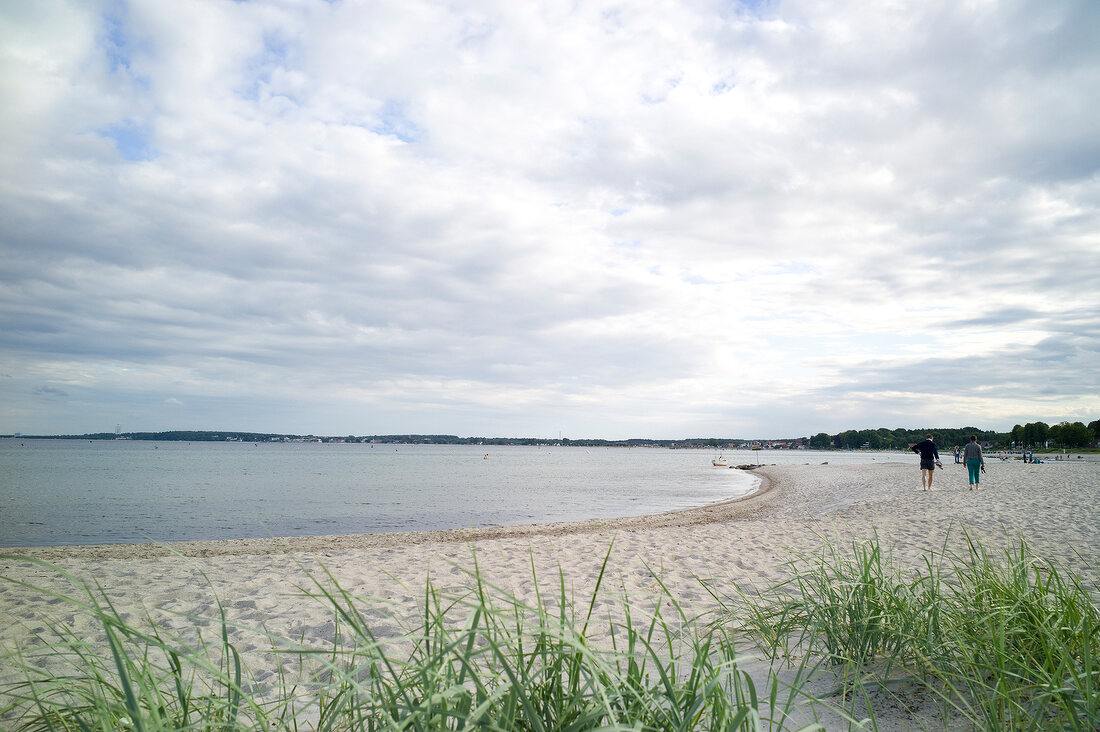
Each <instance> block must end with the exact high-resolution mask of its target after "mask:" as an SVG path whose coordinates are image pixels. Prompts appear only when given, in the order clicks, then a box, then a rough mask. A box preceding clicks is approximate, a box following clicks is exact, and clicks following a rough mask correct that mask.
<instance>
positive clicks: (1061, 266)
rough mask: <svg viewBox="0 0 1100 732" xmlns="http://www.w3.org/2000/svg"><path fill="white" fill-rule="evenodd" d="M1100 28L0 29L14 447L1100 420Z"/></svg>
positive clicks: (474, 2) (214, 10)
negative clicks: (245, 433)
mask: <svg viewBox="0 0 1100 732" xmlns="http://www.w3.org/2000/svg"><path fill="white" fill-rule="evenodd" d="M1098 38H1100V3H1097V2H1096V1H1095V0H1077V1H1076V2H1074V1H1071V0H1070V1H1066V2H1061V1H1059V2H1024V1H1020V2H1014V1H1011V0H1006V1H1003V2H1002V1H998V0H965V1H959V0H947V1H944V2H937V1H931V2H924V1H920V2H918V1H914V2H900V1H899V2H887V1H883V2H875V3H851V2H826V1H819V0H792V1H790V2H788V1H787V0H777V1H772V0H763V1H761V2H737V0H724V1H719V0H713V1H710V0H625V1H619V0H616V1H611V0H584V1H582V2H575V3H573V2H563V1H562V0H524V1H523V2H516V1H515V0H481V1H479V0H469V1H468V2H467V1H462V0H459V1H451V0H428V1H421V0H393V1H392V2H391V1H389V0H377V1H375V0H369V1H368V0H362V1H360V0H334V1H332V2H323V1H321V0H270V1H267V2H260V1H256V2H230V1H229V0H138V1H135V2H127V1H125V0H99V1H96V0H71V1H67V0H36V1H35V2H33V3H32V2H5V3H2V4H0V100H2V103H0V257H2V262H3V265H2V267H0V433H11V432H15V431H21V432H24V433H28V434H42V433H47V434H67V433H81V432H94V431H111V430H113V429H114V428H115V424H116V423H121V424H122V426H123V429H124V430H125V431H157V430H166V429H215V430H230V429H234V430H252V431H271V432H293V433H310V432H312V433H316V434H357V435H359V434H380V433H407V432H419V433H449V434H458V435H462V436H557V435H558V434H559V433H560V434H562V435H564V436H566V437H603V438H609V439H619V438H628V437H656V438H678V437H688V436H729V437H783V436H799V435H809V434H813V433H816V432H821V431H825V432H830V433H835V432H837V431H840V430H843V429H848V428H857V429H860V428H867V427H881V426H885V427H891V428H893V427H913V428H918V427H924V426H965V425H973V426H978V427H981V428H985V429H998V430H1007V429H1010V428H1011V427H1012V425H1013V424H1015V423H1024V422H1028V421H1036V420H1040V419H1041V420H1043V421H1046V422H1049V423H1056V422H1059V421H1062V420H1071V421H1072V420H1078V419H1079V420H1082V421H1085V422H1089V421H1091V420H1094V419H1097V418H1100V366H1098V364H1100V358H1098V357H1100V132H1098V131H1100V43H1098V42H1097V39H1098Z"/></svg>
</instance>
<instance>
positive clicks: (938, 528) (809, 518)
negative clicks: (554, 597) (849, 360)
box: [0, 459, 1100, 728]
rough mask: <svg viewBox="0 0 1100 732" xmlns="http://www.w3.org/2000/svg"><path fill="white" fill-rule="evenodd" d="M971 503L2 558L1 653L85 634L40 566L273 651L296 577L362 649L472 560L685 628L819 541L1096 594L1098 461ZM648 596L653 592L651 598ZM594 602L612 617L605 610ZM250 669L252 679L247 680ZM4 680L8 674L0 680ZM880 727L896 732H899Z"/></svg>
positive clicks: (777, 472) (800, 488)
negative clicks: (364, 623)
mask: <svg viewBox="0 0 1100 732" xmlns="http://www.w3.org/2000/svg"><path fill="white" fill-rule="evenodd" d="M988 463H989V464H988V472H987V473H986V474H985V475H984V476H983V482H982V485H981V488H980V490H977V491H969V490H967V478H966V468H965V466H962V465H955V464H951V463H945V466H944V470H942V471H937V473H936V477H935V483H934V488H933V490H932V491H930V492H924V491H922V490H921V486H920V476H919V471H918V469H917V466H916V464H915V463H914V464H913V465H906V464H882V463H880V464H859V465H828V464H824V465H797V466H765V467H762V468H758V469H757V470H756V471H755V472H756V474H757V475H759V476H760V478H761V479H762V486H761V490H760V491H759V492H758V493H757V494H755V495H753V496H751V497H749V498H746V499H742V500H738V501H733V502H728V503H723V504H716V505H713V506H707V507H704V508H699V509H692V510H688V511H680V512H675V513H667V514H660V515H656V516H648V517H639V518H631V519H617V520H606V521H593V522H581V523H572V524H551V525H546V526H525V527H502V528H494V529H482V530H471V531H450V532H431V533H421V534H386V535H367V536H340V537H312V538H298V539H288V540H280V539H272V540H242V541H234V542H193V543H182V544H173V545H170V546H153V545H119V546H104V547H44V548H30V549H20V550H12V551H9V552H7V556H6V557H5V558H4V560H3V561H2V562H0V567H2V570H3V571H2V574H3V575H4V577H6V578H8V579H10V580H16V582H11V581H5V582H2V583H0V611H2V613H3V615H4V617H5V619H6V621H7V622H4V623H3V624H2V627H3V629H2V630H0V644H2V645H3V647H4V648H5V649H9V650H10V649H12V648H15V647H17V646H18V647H26V646H27V645H28V644H30V643H32V640H31V637H32V634H33V633H34V632H35V631H36V630H41V629H42V628H43V626H44V622H43V620H44V619H45V618H55V619H57V618H58V617H59V615H61V616H62V617H60V619H61V620H63V621H64V622H66V623H68V624H69V625H71V626H72V627H73V628H74V629H75V630H76V632H77V633H78V634H88V635H94V634H95V633H96V632H97V629H96V628H95V627H94V626H93V625H91V623H90V622H89V621H87V620H85V619H82V618H81V617H80V615H79V614H74V613H73V612H72V610H71V608H68V607H66V606H65V605H63V604H59V603H58V602H57V601H56V600H54V599H52V598H50V597H48V596H46V595H43V594H42V593H40V592H37V591H34V590H31V589H28V588H26V587H24V586H22V585H20V584H18V582H24V583H28V584H33V585H37V586H39V587H43V588H46V589H49V590H53V591H57V592H64V593H69V594H71V593H72V592H73V588H72V586H71V584H70V583H69V581H68V580H66V579H65V578H63V577H61V576H60V575H58V574H57V573H55V572H53V571H51V570H50V569H48V568H46V567H43V566H41V565H39V564H36V563H32V562H29V561H26V560H25V558H26V557H35V558H39V559H44V560H48V561H49V562H51V563H52V564H54V565H56V566H57V567H59V568H61V569H63V570H65V571H66V572H69V573H71V574H72V575H73V576H75V577H77V578H80V579H83V580H87V581H92V582H96V583H98V584H99V585H100V586H101V587H102V588H103V589H104V591H105V592H106V594H107V596H108V597H110V599H111V601H112V602H113V603H114V604H115V606H116V607H117V608H118V609H119V610H120V611H121V612H123V613H125V614H127V615H128V616H132V617H134V618H140V617H143V616H146V615H147V616H149V617H151V618H153V619H156V620H157V622H161V623H164V624H165V625H166V626H167V627H183V626H184V625H185V624H186V623H185V622H184V620H182V618H184V617H196V616H198V617H208V618H209V617H215V616H216V615H217V613H218V602H219V601H220V602H221V603H222V605H223V606H224V608H225V612H226V615H227V619H228V620H229V622H230V624H231V625H234V626H237V625H239V626H241V627H246V628H258V627H260V626H263V627H265V628H266V630H267V632H269V633H272V634H276V635H279V636H281V637H285V638H302V639H313V640H316V641H319V642H320V641H323V640H325V639H326V638H331V636H332V633H333V618H332V611H331V608H328V607H326V606H325V605H323V604H321V603H319V602H317V601H316V600H314V599H311V598H308V597H304V596H303V593H302V590H301V588H302V587H308V586H310V584H311V583H310V580H309V577H308V576H307V571H312V572H319V571H320V569H321V567H322V566H323V567H324V568H325V569H327V571H328V572H330V573H331V575H332V576H333V577H334V578H335V579H336V580H337V581H338V582H339V583H340V586H342V587H343V588H344V589H345V590H347V591H349V592H351V593H353V594H355V595H357V596H362V597H369V598H376V600H375V601H374V602H375V603H376V606H377V607H378V608H379V609H378V611H377V613H376V617H377V618H378V625H377V627H376V628H373V630H374V631H375V632H376V633H377V634H378V635H379V636H380V637H395V636H397V635H399V634H400V632H401V627H400V626H401V625H403V624H404V625H406V626H407V627H413V626H415V624H416V622H417V618H418V607H419V603H420V602H421V600H422V597H423V590H424V583H425V580H426V578H428V577H430V578H431V580H432V582H433V583H434V584H435V586H436V587H438V588H440V589H443V590H446V591H455V592H461V591H462V590H463V588H466V587H468V586H469V585H470V583H471V579H470V575H469V570H470V568H471V567H472V566H473V563H474V557H475V555H476V561H477V566H478V568H479V570H480V573H481V575H482V576H483V577H484V578H485V579H487V580H488V581H489V582H491V583H492V584H494V585H495V586H497V587H498V588H500V590H501V591H502V592H506V593H514V594H515V595H516V597H518V598H520V599H523V600H528V601H532V602H533V601H534V594H535V582H534V580H533V579H532V574H533V573H534V574H536V575H537V576H538V578H539V579H538V582H539V585H540V586H547V587H550V588H553V587H556V585H557V583H558V577H559V572H560V573H561V576H563V577H564V579H565V582H566V586H567V587H568V589H569V591H570V592H572V593H573V596H574V597H575V598H576V599H577V601H578V602H579V603H587V599H588V597H589V596H590V594H591V590H592V588H593V586H594V583H595V582H596V579H597V577H598V574H599V571H600V568H601V563H602V561H603V558H604V556H605V554H606V553H607V552H608V550H609V548H610V550H611V555H610V561H609V565H608V566H609V570H608V578H607V579H605V582H607V583H609V586H610V587H612V588H613V589H614V590H616V591H617V590H619V589H621V590H623V591H625V593H626V596H627V597H629V598H630V602H631V604H632V605H634V604H637V605H638V606H639V607H649V608H652V606H653V604H654V603H656V602H662V601H665V600H664V599H663V598H662V595H661V593H660V586H659V584H660V583H663V584H664V585H665V586H666V587H668V589H669V590H670V591H671V593H672V594H673V595H674V596H675V597H676V598H677V600H678V601H679V602H680V603H681V604H682V606H683V607H684V609H685V611H686V612H687V613H688V614H689V615H692V616H695V615H702V614H705V613H707V612H708V611H710V610H713V608H714V605H715V603H714V600H713V598H712V597H711V596H710V595H709V594H708V593H707V592H706V591H705V590H704V588H703V587H702V585H701V583H700V580H701V579H702V580H713V581H715V582H717V583H718V584H719V586H720V585H721V584H722V583H739V584H742V585H749V584H754V585H757V586H763V585H767V584H770V583H774V582H777V581H780V580H781V579H783V578H784V577H785V572H786V569H785V566H784V563H785V562H786V561H787V560H788V559H789V558H790V556H791V554H792V552H805V551H810V550H813V549H814V548H815V547H818V546H820V545H821V544H822V542H823V540H824V537H829V538H832V539H836V540H839V541H841V542H843V543H848V542H850V541H852V540H859V539H864V538H869V537H871V536H873V535H874V533H876V532H877V535H878V537H879V538H880V540H881V542H882V543H883V545H884V546H887V547H889V548H891V549H892V550H893V552H894V555H895V556H896V557H898V558H899V559H900V560H901V561H902V562H903V563H908V562H917V561H918V560H919V558H920V556H921V555H922V554H923V553H924V552H927V551H937V552H938V551H940V550H941V549H943V548H944V547H946V548H948V549H955V550H961V549H963V548H964V547H965V536H964V530H965V531H966V532H969V533H970V534H971V535H972V536H974V537H976V538H978V539H980V540H981V541H982V542H983V543H984V544H985V545H986V546H987V547H991V548H996V547H1006V546H1011V545H1013V544H1018V542H1019V540H1020V539H1021V538H1023V539H1026V540H1027V541H1028V542H1029V544H1030V545H1031V547H1032V549H1033V550H1034V552H1035V554H1036V555H1038V556H1040V557H1043V558H1046V559H1050V560H1052V561H1054V562H1056V563H1058V564H1059V565H1060V566H1063V567H1065V568H1067V569H1072V570H1074V571H1078V572H1081V573H1082V574H1083V575H1084V577H1085V583H1086V585H1087V586H1088V587H1089V589H1090V590H1091V591H1093V592H1096V591H1097V589H1098V585H1097V581H1098V575H1100V573H1098V572H1097V567H1098V560H1100V531H1097V529H1096V527H1097V526H1100V501H1098V500H1097V499H1098V497H1100V463H1098V462H1096V461H1094V460H1084V459H1082V460H1072V459H1068V460H1064V461H1060V462H1049V463H1044V464H1041V465H1028V464H1024V463H1022V462H1020V461H1005V462H1002V461H999V460H989V461H988ZM658 580H660V583H658ZM616 591H613V592H611V593H609V594H608V598H609V599H608V602H609V603H610V604H612V605H613V604H614V598H615V596H616V594H617V592H616ZM239 643H240V645H241V649H242V650H243V651H245V652H246V653H248V652H255V653H256V654H257V655H256V656H255V657H252V658H249V659H248V661H249V663H250V665H253V667H255V664H262V663H263V657H262V655H260V652H261V651H263V650H264V643H265V639H264V638H262V637H260V636H248V634H244V635H242V637H241V638H240V639H239ZM263 673H264V672H263V670H262V669H260V673H259V676H261V677H262V676H263ZM10 680H12V671H11V669H3V670H2V671H0V682H6V681H10ZM899 724H900V726H899V727H898V728H908V727H907V726H906V725H905V724H901V723H900V722H899Z"/></svg>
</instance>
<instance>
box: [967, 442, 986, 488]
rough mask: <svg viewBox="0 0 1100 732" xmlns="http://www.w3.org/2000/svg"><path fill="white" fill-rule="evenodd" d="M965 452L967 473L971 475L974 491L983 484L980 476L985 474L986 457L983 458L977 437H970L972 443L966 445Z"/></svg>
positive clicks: (971, 484) (971, 485)
mask: <svg viewBox="0 0 1100 732" xmlns="http://www.w3.org/2000/svg"><path fill="white" fill-rule="evenodd" d="M963 452H964V453H965V454H966V471H967V472H968V473H970V490H974V489H975V488H977V487H978V483H979V482H981V478H980V477H979V474H980V473H984V472H985V457H983V456H982V446H981V445H979V444H978V436H977V435H970V442H968V443H966V447H964V448H963Z"/></svg>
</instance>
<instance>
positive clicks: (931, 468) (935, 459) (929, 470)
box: [912, 435, 940, 491]
mask: <svg viewBox="0 0 1100 732" xmlns="http://www.w3.org/2000/svg"><path fill="white" fill-rule="evenodd" d="M932 439H933V438H932V435H928V436H927V437H925V438H924V439H923V440H921V441H920V442H918V443H917V444H915V445H913V448H912V449H913V452H919V453H920V484H921V488H923V489H924V490H926V491H930V490H932V474H933V473H934V472H935V470H936V466H937V465H938V464H939V462H940V451H939V450H937V449H936V443H935V442H933V441H932Z"/></svg>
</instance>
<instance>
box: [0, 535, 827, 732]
mask: <svg viewBox="0 0 1100 732" xmlns="http://www.w3.org/2000/svg"><path fill="white" fill-rule="evenodd" d="M609 556H610V549H609V552H608V557H609ZM39 564H41V565H42V566H43V567H46V568H50V569H52V570H54V571H58V570H56V568H53V567H51V566H50V565H47V564H45V563H41V562H40V563H39ZM603 567H604V569H606V567H607V557H605V560H604V564H603ZM532 572H534V568H533V567H532ZM310 576H311V577H312V579H313V585H312V586H311V587H309V588H303V589H304V591H305V592H306V593H307V594H308V595H310V596H312V597H313V598H315V599H316V600H317V601H318V602H322V603H324V604H325V605H326V606H327V607H328V608H330V609H331V611H332V613H333V618H334V628H335V630H334V636H333V638H332V639H331V642H329V643H322V644H317V643H314V644H305V643H302V642H301V640H297V641H295V640H291V639H285V638H275V637H271V638H270V639H269V640H270V645H271V650H270V651H269V652H270V653H271V654H274V655H275V656H276V657H277V658H275V659H274V661H275V666H276V667H277V668H278V669H279V672H278V673H277V674H275V675H274V676H272V677H268V679H267V680H266V681H261V680H259V679H258V678H257V677H255V676H253V674H252V673H251V672H250V671H249V669H248V668H247V667H246V665H245V663H244V661H243V659H242V653H240V652H238V650H237V648H236V647H235V644H234V642H233V637H234V635H235V633H236V632H237V631H238V630H239V629H237V628H234V627H233V626H232V624H231V623H229V622H228V621H227V620H226V616H225V613H224V612H221V614H220V617H218V618H213V619H203V620H202V621H201V622H200V621H199V620H198V619H196V624H197V625H205V624H206V623H207V622H208V621H209V625H208V626H207V627H209V628H213V629H214V632H213V634H212V636H211V637H210V638H209V639H208V640H204V635H203V633H202V632H198V631H196V632H195V633H194V634H192V635H193V638H192V640H190V641H186V642H185V641H184V640H183V639H182V638H181V637H179V636H178V635H172V634H169V633H168V632H166V631H165V630H164V629H162V628H158V627H157V626H156V624H155V623H153V621H152V619H151V618H142V619H137V620H134V619H129V618H126V617H124V614H123V613H121V612H119V611H118V610H117V609H116V608H115V607H114V606H113V605H112V604H111V602H110V601H109V599H107V593H105V592H104V591H103V588H101V587H98V586H95V585H87V584H84V583H82V582H80V581H79V580H77V579H76V578H72V577H70V580H71V581H72V582H73V584H74V586H75V587H76V588H78V590H79V591H78V592H76V593H74V594H73V595H72V596H68V595H61V594H53V593H50V594H53V597H54V598H55V599H58V600H61V601H62V602H63V603H65V605H66V606H67V607H68V608H70V609H72V610H75V611H77V612H82V613H89V614H91V615H92V616H93V617H94V619H95V621H96V623H97V625H98V627H99V628H100V629H101V631H102V638H101V639H97V640H95V641H91V640H87V639H83V638H80V637H77V635H76V634H75V633H73V632H72V631H71V630H69V629H68V626H67V625H66V624H65V623H62V622H53V623H50V624H49V625H48V626H47V628H46V630H44V631H43V632H41V633H39V634H38V637H37V638H36V642H35V643H34V644H33V645H32V646H31V647H30V649H26V650H22V651H20V652H14V653H10V654H8V655H6V656H5V657H4V658H3V661H4V663H8V664H16V665H18V667H19V668H20V669H21V671H22V676H23V680H22V681H20V682H19V683H15V684H12V685H10V686H9V687H8V688H5V689H3V690H0V691H2V693H3V698H4V699H6V702H5V706H4V707H3V708H2V709H0V715H2V716H0V720H2V722H3V724H4V726H5V728H10V729H20V730H36V731H37V730H82V731H85V730H98V731H102V732H108V731H110V732H124V731H126V730H135V731H137V732H152V731H154V730H157V731H159V730H168V729H173V730H182V729H186V730H246V729H247V730H261V729H263V730H272V729H275V730H305V729H308V730H459V729H490V730H548V731H549V730H561V731H565V730H594V729H601V730H779V729H794V728H796V726H795V725H793V724H791V722H790V720H789V719H788V717H787V712H789V711H790V710H791V709H793V708H794V707H795V706H796V705H797V704H798V702H799V686H798V684H797V683H796V684H794V685H791V684H789V683H786V682H781V681H780V680H779V678H778V677H777V676H776V675H774V674H769V675H768V677H767V678H766V679H765V680H764V681H763V684H762V686H761V687H760V688H759V689H758V687H757V684H758V683H761V682H760V680H758V679H754V678H753V677H752V676H751V675H749V674H747V673H745V672H744V670H742V669H741V667H740V663H741V660H742V659H741V658H740V657H739V655H738V653H737V651H736V647H735V643H734V638H733V636H732V634H730V633H729V632H727V631H725V630H722V629H719V630H716V631H710V632H706V633H700V632H699V631H700V629H701V627H702V626H700V625H699V624H698V623H695V622H693V620H692V619H691V618H689V617H687V615H686V613H685V612H684V611H683V609H682V608H681V607H680V605H679V604H678V603H677V602H676V600H675V598H672V597H671V595H670V594H669V593H668V592H667V589H665V590H664V591H663V592H662V594H661V597H660V599H659V601H658V602H656V603H652V606H651V607H648V609H642V608H639V607H636V606H634V605H632V604H631V603H630V602H629V601H628V599H627V598H626V597H623V598H621V599H622V603H621V607H623V608H624V610H623V615H622V617H620V618H618V619H613V618H612V617H611V615H610V614H603V613H600V612H597V610H596V608H597V602H596V598H597V597H598V596H599V595H600V593H601V592H604V590H603V589H602V584H603V579H604V575H603V571H601V574H600V581H599V582H598V583H597V587H596V588H595V589H594V590H593V593H592V595H591V597H590V598H589V600H588V602H587V603H586V604H582V605H580V606H579V607H578V606H577V605H576V604H575V603H573V602H572V601H571V600H570V598H569V596H568V593H567V591H566V580H565V577H564V575H563V574H562V573H561V572H560V571H559V573H558V577H557V578H556V579H557V581H556V583H555V588H554V591H553V592H552V594H543V593H542V591H541V590H540V592H539V594H538V597H537V599H536V600H535V601H534V602H533V603H524V602H520V601H519V600H518V599H516V597H515V596H514V595H510V594H508V593H506V592H503V591H501V590H500V589H499V588H496V587H493V586H491V585H490V584H489V583H488V582H486V580H485V579H484V577H483V576H482V575H481V573H480V572H479V570H478V568H477V565H476V555H475V556H474V567H473V569H472V570H471V571H470V578H471V581H472V589H469V590H468V591H466V592H463V593H460V594H452V593H445V592H442V591H440V590H438V589H437V588H435V587H433V585H432V584H431V583H430V582H428V583H427V584H426V585H425V587H424V591H423V600H422V606H421V610H422V618H421V622H420V624H419V626H418V627H415V628H412V629H411V630H409V632H408V633H406V634H404V635H402V636H401V637H400V638H396V639H394V638H388V639H381V638H378V637H376V635H375V634H374V633H373V631H372V621H371V620H370V619H369V616H368V613H367V612H366V611H367V610H369V609H371V608H370V607H369V603H368V604H364V601H363V600H362V599H361V598H357V597H355V596H353V595H352V594H351V593H349V592H348V591H346V590H344V589H343V588H342V587H340V585H339V583H338V582H337V581H336V578H334V577H332V576H331V575H329V574H327V572H325V571H324V570H322V571H321V573H320V574H319V575H310ZM536 580H537V578H536ZM535 584H536V587H537V586H538V582H537V581H536V583H535ZM42 592H47V591H46V590H42ZM662 608H665V609H662ZM374 617H375V620H374V621H373V623H374V624H376V623H377V622H378V621H377V617H376V616H374ZM600 624H605V628H606V629H609V630H610V638H611V643H610V645H611V647H610V648H608V647H607V645H608V644H607V643H604V644H601V645H599V646H597V645H596V644H594V643H593V642H592V640H591V631H592V630H593V629H594V628H595V627H596V626H597V625H600ZM253 630H258V631H259V632H263V631H262V630H260V629H253ZM605 637H606V636H605ZM798 726H799V727H801V728H804V729H821V728H822V727H820V726H819V725H815V724H813V723H812V722H811V723H809V724H801V725H798Z"/></svg>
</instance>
